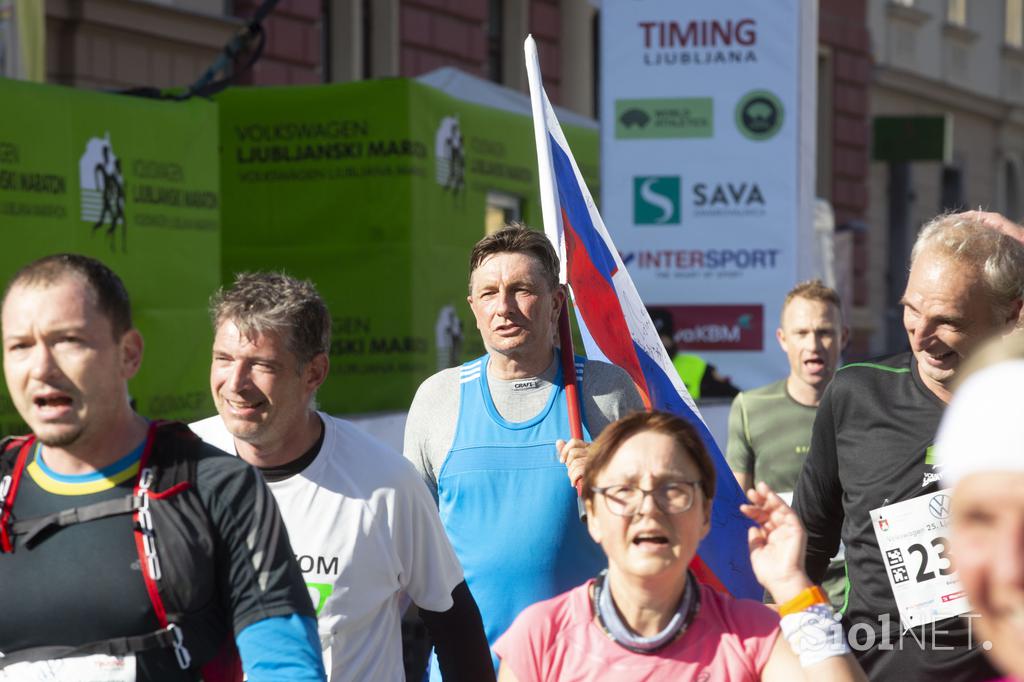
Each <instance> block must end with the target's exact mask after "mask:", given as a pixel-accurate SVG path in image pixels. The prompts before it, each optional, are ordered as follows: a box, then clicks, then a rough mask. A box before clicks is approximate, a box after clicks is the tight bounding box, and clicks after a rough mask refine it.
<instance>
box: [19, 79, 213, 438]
mask: <svg viewBox="0 0 1024 682" xmlns="http://www.w3.org/2000/svg"><path fill="white" fill-rule="evenodd" d="M0 102H3V115H2V116H0V231H2V234H3V239H4V243H5V244H6V246H7V248H5V249H4V250H3V253H2V254H0V277H2V278H3V280H4V281H6V280H7V279H8V278H9V277H10V276H11V275H12V274H13V273H14V272H15V271H16V270H17V269H18V268H19V267H21V266H23V265H25V264H27V263H28V262H30V261H31V260H33V259H35V258H38V257H41V256H44V255H48V254H52V253H58V252H67V251H70V252H77V253H83V254H86V255H89V256H93V257H96V258H98V259H100V260H102V261H103V262H104V263H106V264H107V265H109V266H110V267H111V268H112V269H113V270H114V271H116V272H117V273H118V274H119V275H120V276H121V277H122V278H123V279H124V282H125V284H126V286H127V287H128V291H129V293H130V294H131V297H132V303H133V308H134V316H135V323H136V326H137V327H138V328H139V330H140V331H141V332H142V334H143V337H144V338H145V342H146V350H145V358H144V360H143V363H142V370H141V371H140V372H139V374H138V375H137V377H136V378H135V379H134V380H133V381H132V382H131V385H130V388H131V392H132V395H133V397H134V398H135V399H136V401H137V405H138V409H139V412H141V413H142V414H144V415H146V416H149V417H162V418H177V419H186V420H187V419H193V418H196V417H199V416H203V415H208V414H209V413H210V412H211V411H212V410H213V407H212V401H211V400H210V397H209V390H208V388H207V386H208V376H209V358H210V340H211V338H212V335H211V333H210V325H209V321H208V318H207V314H206V304H207V300H208V299H209V296H210V293H211V292H212V291H213V290H214V289H215V288H216V287H217V285H218V284H219V283H220V234H219V229H220V209H221V200H220V196H219V186H218V185H219V172H218V164H219V154H218V140H217V134H218V128H217V108H216V106H215V105H214V104H212V103H209V102H202V101H190V102H186V103H174V102H159V101H153V100H145V99H139V98H133V97H126V96H120V95H109V94H101V93H94V92H87V91H81V90H73V89H70V88H63V87H57V86H46V85H36V84H30V83H23V82H18V81H10V80H4V79H0ZM22 429H23V426H22V425H21V423H20V418H19V417H18V415H17V412H16V411H15V410H14V408H13V406H12V404H11V402H10V400H9V398H8V397H7V394H6V388H4V391H3V395H2V396H0V432H2V433H4V434H7V433H15V432H20V431H21V430H22Z"/></svg>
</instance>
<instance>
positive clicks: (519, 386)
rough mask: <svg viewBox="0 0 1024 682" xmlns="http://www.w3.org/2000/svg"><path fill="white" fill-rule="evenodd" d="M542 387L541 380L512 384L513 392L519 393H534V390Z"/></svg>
mask: <svg viewBox="0 0 1024 682" xmlns="http://www.w3.org/2000/svg"><path fill="white" fill-rule="evenodd" d="M538 386H540V380H538V379H527V380H525V381H517V382H515V383H513V384H512V390H513V391H515V392H518V391H532V390H533V389H535V388H537V387H538Z"/></svg>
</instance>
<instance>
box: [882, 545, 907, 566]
mask: <svg viewBox="0 0 1024 682" xmlns="http://www.w3.org/2000/svg"><path fill="white" fill-rule="evenodd" d="M885 558H886V560H888V562H889V565H890V566H895V565H896V564H902V563H903V552H901V551H900V550H898V549H890V550H889V551H888V552H886V553H885Z"/></svg>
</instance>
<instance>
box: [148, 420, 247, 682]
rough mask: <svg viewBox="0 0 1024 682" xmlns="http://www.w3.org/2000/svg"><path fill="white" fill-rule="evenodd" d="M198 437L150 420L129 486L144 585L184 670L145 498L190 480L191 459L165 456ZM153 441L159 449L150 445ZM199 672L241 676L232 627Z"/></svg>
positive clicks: (186, 659)
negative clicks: (135, 505)
mask: <svg viewBox="0 0 1024 682" xmlns="http://www.w3.org/2000/svg"><path fill="white" fill-rule="evenodd" d="M197 442H200V439H199V437H198V436H196V435H195V434H194V433H192V431H191V430H190V429H189V428H188V427H187V426H185V425H184V424H181V423H180V422H168V421H154V422H151V423H150V425H149V432H148V434H147V435H146V444H145V446H144V447H143V449H142V455H141V456H140V458H139V476H138V479H137V480H136V482H135V491H134V494H135V496H136V497H138V498H139V501H140V505H139V509H138V510H137V511H136V512H135V529H136V530H135V547H136V550H137V551H138V553H139V561H140V564H141V565H142V567H143V568H142V575H143V578H144V580H145V583H146V591H147V593H148V594H149V600H150V602H151V603H152V605H153V611H154V613H155V614H156V617H157V620H158V621H159V623H160V625H161V626H162V627H164V628H167V629H169V630H171V631H173V632H174V644H173V647H172V648H173V649H174V656H175V658H176V659H177V661H178V665H179V666H180V667H181V668H182V669H183V670H184V669H187V668H189V667H190V666H191V663H192V656H191V654H190V653H189V651H188V648H187V646H186V643H185V642H184V641H183V638H182V635H183V632H182V630H181V629H180V628H178V627H177V626H176V625H175V624H174V623H171V622H170V621H169V619H168V608H167V605H166V604H165V603H164V600H163V598H162V597H161V595H160V589H159V582H160V580H161V579H162V578H163V571H162V570H161V568H160V559H159V555H158V549H159V545H158V543H159V542H160V540H159V538H156V537H155V535H154V529H153V519H152V516H151V515H150V514H151V510H150V500H154V499H157V500H158V499H162V498H166V497H171V496H173V495H176V494H178V493H181V492H183V491H185V490H186V489H188V488H189V487H190V486H191V485H192V483H193V481H192V480H189V479H190V478H194V477H195V468H194V465H193V466H190V467H184V468H182V467H177V468H175V466H174V465H173V464H170V462H171V461H173V460H174V459H175V457H174V455H173V454H172V453H178V455H180V453H181V450H180V447H186V448H191V447H193V445H194V443H197ZM157 446H159V448H158V451H155V448H156V447H157ZM169 455H171V456H170V458H169V457H168V456H169ZM168 465H170V469H169V468H168ZM165 551H166V549H165ZM171 606H172V609H171V612H172V613H173V612H175V611H176V609H175V608H173V607H174V605H173V604H172V605H171ZM201 676H202V679H203V680H205V681H206V682H242V680H243V674H242V661H241V658H240V656H239V654H238V648H237V646H236V644H235V639H234V636H233V633H230V632H229V633H228V635H227V637H225V638H224V641H223V642H222V644H221V647H220V649H219V650H218V652H217V654H216V655H215V656H214V657H213V658H212V659H211V660H209V661H208V662H207V663H205V664H204V665H203V666H202V670H201Z"/></svg>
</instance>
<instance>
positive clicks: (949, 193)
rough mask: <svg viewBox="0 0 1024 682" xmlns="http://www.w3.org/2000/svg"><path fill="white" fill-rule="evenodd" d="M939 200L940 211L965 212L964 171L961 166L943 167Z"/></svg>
mask: <svg viewBox="0 0 1024 682" xmlns="http://www.w3.org/2000/svg"><path fill="white" fill-rule="evenodd" d="M940 187H941V192H942V195H941V197H940V198H939V201H940V203H941V206H939V210H940V211H964V210H966V207H965V206H964V171H963V168H960V167H959V166H943V167H942V181H941V184H940Z"/></svg>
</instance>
